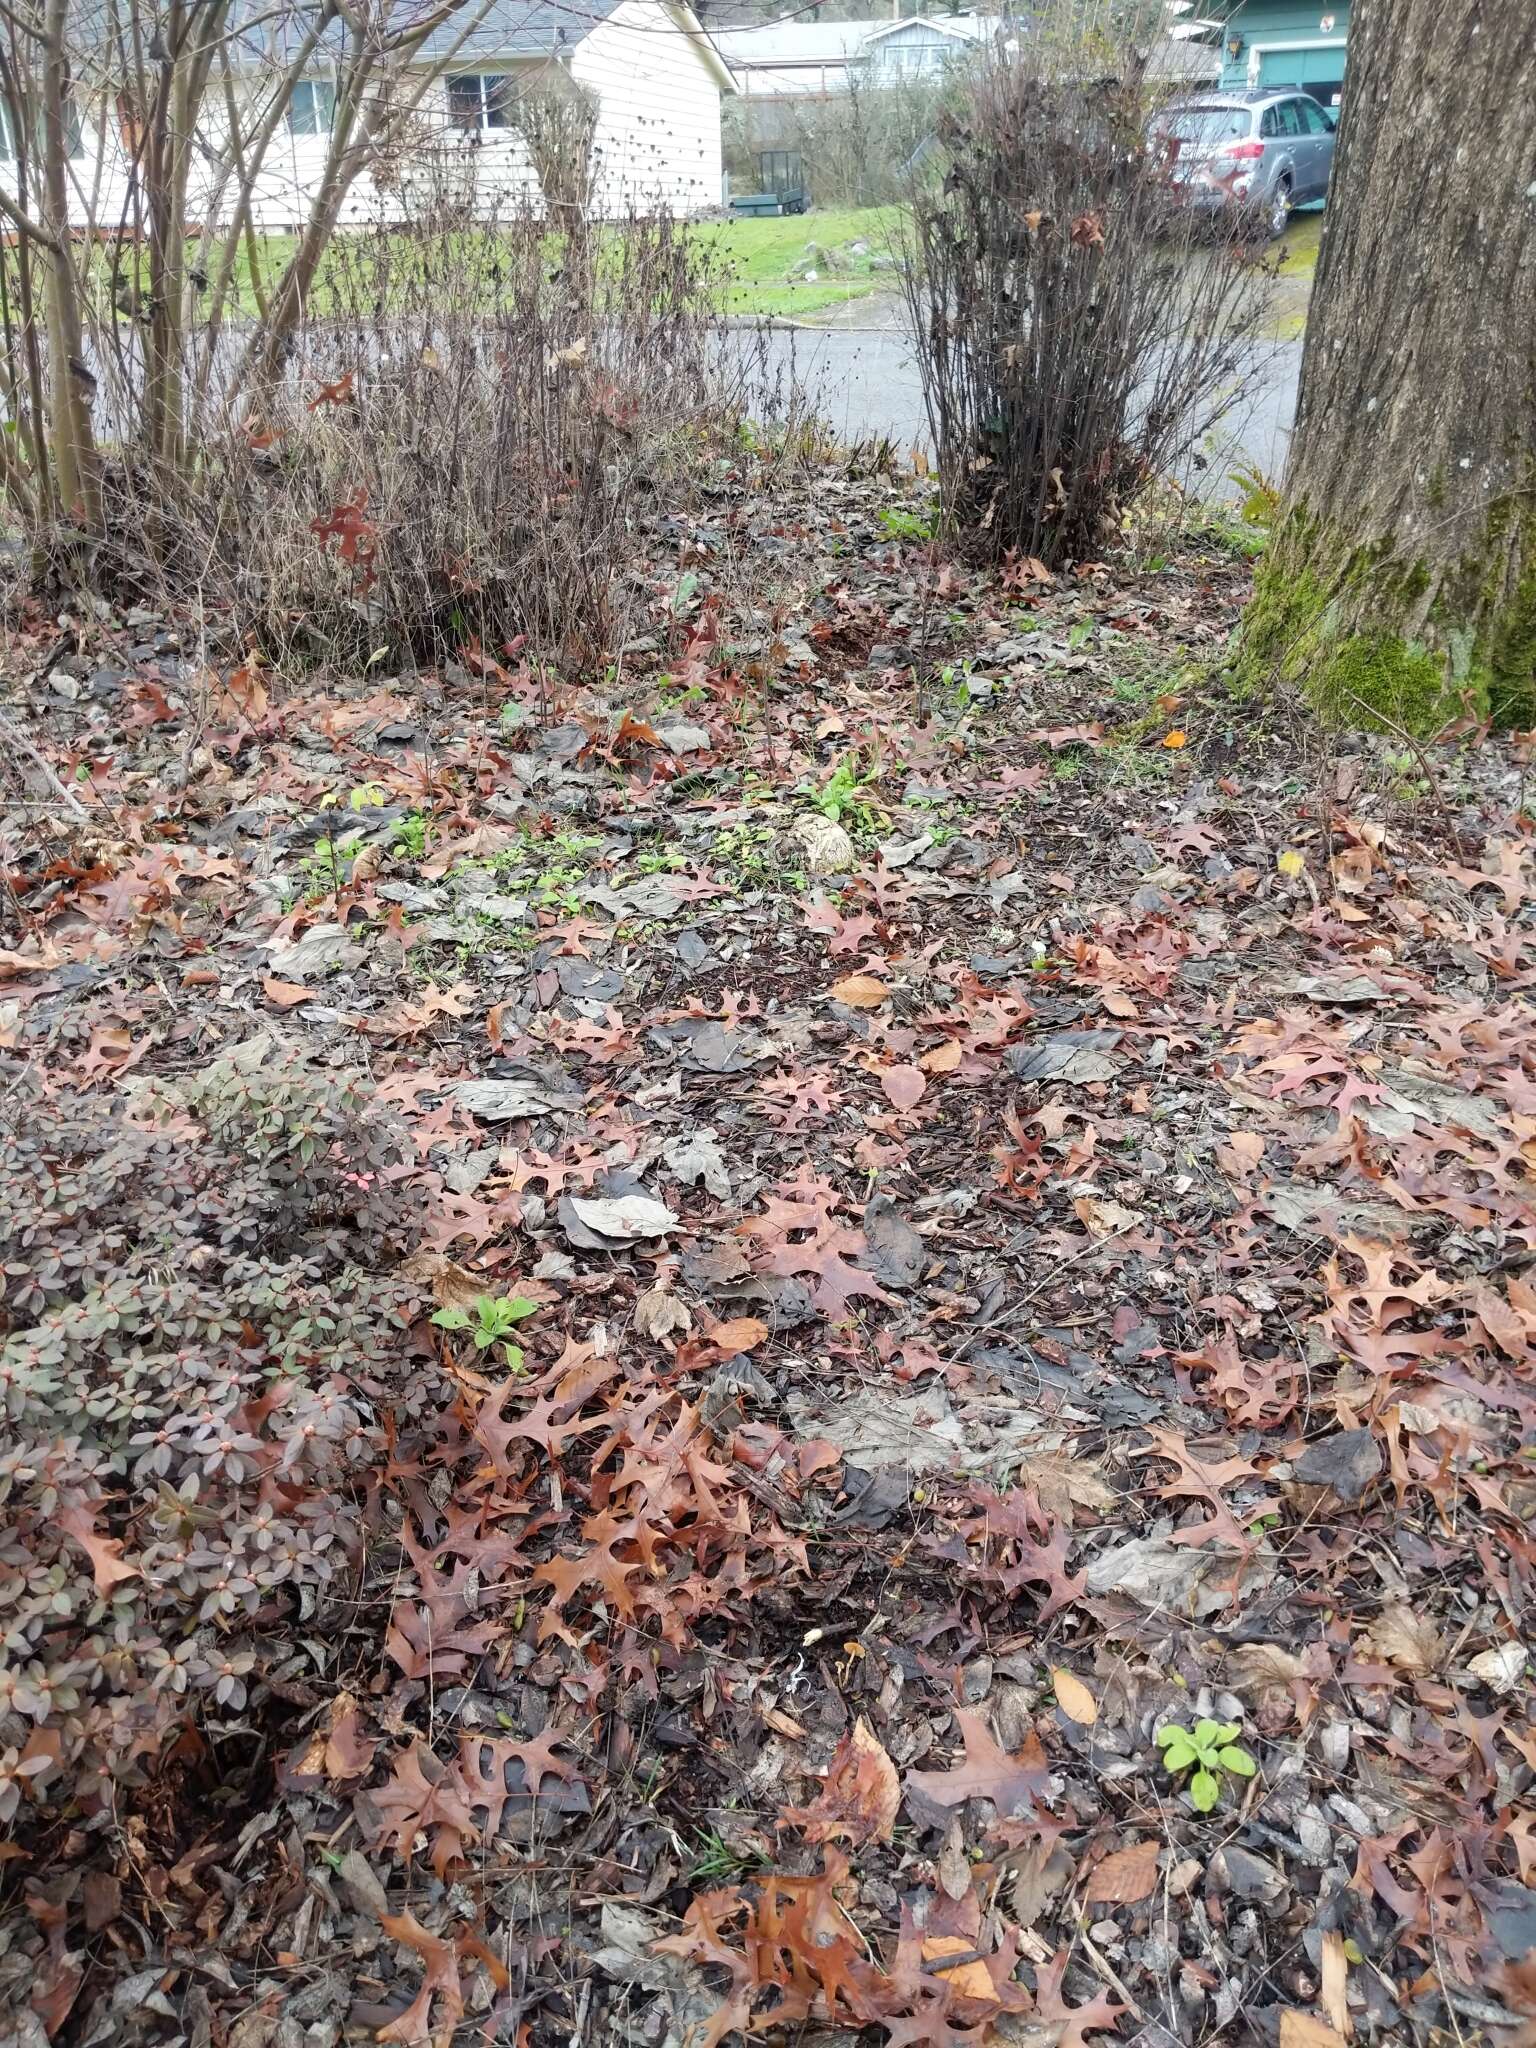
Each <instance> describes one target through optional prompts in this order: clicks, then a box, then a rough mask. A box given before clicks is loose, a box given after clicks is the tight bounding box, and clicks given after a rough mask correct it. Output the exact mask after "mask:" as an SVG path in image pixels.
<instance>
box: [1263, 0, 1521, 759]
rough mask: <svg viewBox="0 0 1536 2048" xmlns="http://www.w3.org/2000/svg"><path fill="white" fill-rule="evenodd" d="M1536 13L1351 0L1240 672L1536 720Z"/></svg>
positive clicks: (1418, 717) (1366, 704) (1351, 716)
mask: <svg viewBox="0 0 1536 2048" xmlns="http://www.w3.org/2000/svg"><path fill="white" fill-rule="evenodd" d="M1533 108H1536V8H1533V7H1532V5H1531V0H1356V4H1355V9H1354V14H1353V17H1352V20H1351V23H1350V40H1349V77H1348V80H1347V83H1346V87H1345V94H1344V112H1343V118H1342V121H1341V123H1340V133H1339V144H1338V151H1337V155H1336V158H1335V161H1334V168H1333V187H1332V194H1331V198H1330V204H1329V213H1328V220H1327V226H1326V228H1325V231H1324V235H1323V247H1322V255H1321V258H1320V260H1319V263H1318V268H1317V279H1316V285H1315V289H1314V291H1313V297H1312V310H1311V316H1310V319H1309V321H1308V325H1307V339H1306V349H1305V353H1304V355H1303V358H1302V372H1301V399H1300V405H1299V409H1298V413H1297V422H1296V434H1295V439H1294V442H1293V445H1292V452H1291V462H1290V468H1289V471H1288V474H1287V477H1286V489H1285V498H1284V503H1283V506H1282V509H1281V514H1280V517H1279V520H1278V522H1277V524H1276V528H1275V532H1274V534H1273V536H1272V539H1271V544H1270V547H1269V549H1268V550H1267V552H1266V554H1265V556H1264V558H1263V561H1262V564H1261V566H1260V570H1259V574H1258V578H1257V582H1256V586H1255V590H1254V596H1253V601H1252V603H1251V605H1250V607H1249V610H1248V613H1247V616H1246V618H1245V621H1244V626H1243V636H1242V647H1241V652H1240V656H1239V667H1240V673H1241V674H1242V675H1243V677H1244V678H1245V680H1247V681H1248V682H1249V683H1250V685H1255V686H1257V685H1267V684H1270V683H1273V682H1276V681H1278V682H1281V683H1284V684H1291V685H1299V686H1301V687H1302V688H1303V689H1304V690H1305V692H1306V694H1307V696H1308V697H1309V698H1310V699H1311V701H1312V702H1313V703H1314V704H1315V705H1316V706H1317V708H1318V709H1319V710H1320V711H1321V712H1322V713H1323V714H1324V715H1325V716H1326V717H1328V718H1330V719H1331V720H1333V721H1335V722H1338V723H1341V724H1356V725H1361V724H1363V725H1372V724H1375V725H1378V726H1383V727H1393V726H1401V727H1405V728H1408V729H1410V730H1413V731H1417V732H1425V731H1432V730H1437V729H1438V728H1439V727H1440V726H1441V725H1442V724H1444V723H1445V721H1446V720H1447V719H1448V718H1449V717H1451V716H1453V715H1454V714H1455V713H1456V711H1457V710H1458V709H1459V708H1461V707H1462V706H1467V707H1469V708H1471V709H1472V710H1473V711H1474V712H1476V713H1478V714H1480V715H1491V716H1492V717H1494V718H1495V719H1497V720H1500V721H1501V722H1510V723H1523V724H1529V723H1531V722H1533V720H1536V118H1533V111H1532V110H1533Z"/></svg>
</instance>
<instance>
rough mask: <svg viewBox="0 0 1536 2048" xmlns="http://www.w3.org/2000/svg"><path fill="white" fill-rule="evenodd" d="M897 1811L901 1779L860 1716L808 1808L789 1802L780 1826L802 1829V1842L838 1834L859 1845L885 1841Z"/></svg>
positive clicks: (884, 1750)
mask: <svg viewBox="0 0 1536 2048" xmlns="http://www.w3.org/2000/svg"><path fill="white" fill-rule="evenodd" d="M900 1809H901V1782H900V1780H899V1779H898V1777H897V1775H896V1766H895V1765H894V1764H893V1763H892V1762H891V1759H890V1756H889V1755H888V1754H887V1752H886V1749H885V1747H884V1745H883V1744H882V1742H881V1740H880V1738H879V1736H878V1735H876V1733H875V1731H874V1730H873V1729H872V1728H871V1727H870V1725H869V1723H868V1722H867V1721H866V1720H865V1719H864V1718H863V1716H862V1715H861V1716H860V1717H859V1719H858V1720H857V1721H855V1723H854V1725H853V1732H852V1733H851V1734H849V1735H845V1736H844V1737H843V1739H842V1741H841V1742H840V1743H839V1744H838V1745H837V1748H836V1749H835V1750H834V1751H833V1753H832V1761H831V1762H830V1763H829V1764H828V1766H827V1775H826V1781H825V1783H824V1784H823V1786H822V1788H821V1790H820V1792H819V1793H818V1794H817V1795H816V1797H815V1799H814V1800H813V1801H812V1802H811V1804H810V1805H809V1806H803V1807H801V1806H790V1807H786V1808H785V1809H784V1812H783V1813H782V1814H781V1815H780V1816H779V1818H780V1822H781V1824H783V1823H787V1824H788V1825H790V1826H792V1827H798V1828H800V1829H802V1830H803V1832H804V1834H805V1838H806V1840H807V1841H808V1842H830V1841H831V1840H832V1839H833V1837H834V1836H836V1835H842V1836H844V1837H845V1838H846V1839H847V1840H848V1841H850V1842H852V1843H854V1844H856V1845H861V1844H863V1843H865V1842H888V1841H889V1840H890V1839H891V1834H892V1831H893V1829H894V1828H895V1826H896V1816H897V1814H898V1812H899V1811H900Z"/></svg>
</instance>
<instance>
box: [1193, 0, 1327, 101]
mask: <svg viewBox="0 0 1536 2048" xmlns="http://www.w3.org/2000/svg"><path fill="white" fill-rule="evenodd" d="M1200 12H1201V13H1202V14H1207V13H1210V14H1215V13H1218V12H1220V13H1221V14H1222V25H1221V29H1220V40H1221V59H1222V68H1221V82H1222V85H1223V86H1224V87H1226V88H1228V89H1229V90H1233V89H1235V90H1239V91H1240V90H1242V89H1243V88H1244V87H1245V86H1251V87H1259V86H1272V85H1273V86H1281V85H1292V86H1299V87H1300V88H1301V89H1302V91H1304V92H1307V93H1310V94H1311V96H1312V97H1313V99H1315V100H1319V101H1321V102H1322V104H1323V105H1324V106H1325V107H1327V106H1333V105H1335V104H1336V103H1337V99H1338V95H1339V94H1340V93H1341V92H1342V91H1343V87H1344V50H1345V46H1346V44H1347V43H1348V40H1349V0H1237V4H1236V5H1235V6H1233V7H1231V8H1230V9H1227V10H1218V9H1214V8H1206V7H1202V8H1201V10H1200Z"/></svg>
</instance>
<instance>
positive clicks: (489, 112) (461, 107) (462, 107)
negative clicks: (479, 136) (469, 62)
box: [448, 71, 512, 130]
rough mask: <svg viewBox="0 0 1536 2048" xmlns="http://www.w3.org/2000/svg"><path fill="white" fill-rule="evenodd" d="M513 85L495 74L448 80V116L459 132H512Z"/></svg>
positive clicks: (468, 74) (480, 73) (469, 73)
mask: <svg viewBox="0 0 1536 2048" xmlns="http://www.w3.org/2000/svg"><path fill="white" fill-rule="evenodd" d="M511 105H512V81H511V79H510V78H508V77H506V76H505V75H504V74H502V73H499V72H494V71H466V72H459V73H457V74H456V75H455V76H453V77H450V79H449V80H448V116H449V119H450V120H451V121H452V122H453V125H454V126H455V128H465V129H471V130H473V129H479V128H510V127H511V125H512V115H511V111H510V109H511Z"/></svg>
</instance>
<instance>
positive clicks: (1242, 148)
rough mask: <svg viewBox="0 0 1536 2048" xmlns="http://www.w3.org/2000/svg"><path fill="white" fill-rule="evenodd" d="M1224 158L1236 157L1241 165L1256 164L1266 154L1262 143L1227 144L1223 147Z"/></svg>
mask: <svg viewBox="0 0 1536 2048" xmlns="http://www.w3.org/2000/svg"><path fill="white" fill-rule="evenodd" d="M1221 154H1222V155H1223V156H1230V157H1235V158H1236V159H1237V161H1238V162H1239V163H1244V164H1256V163H1257V162H1258V161H1259V159H1260V157H1262V156H1263V154H1264V145H1263V143H1262V142H1227V143H1224V144H1223V145H1222V149H1221Z"/></svg>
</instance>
